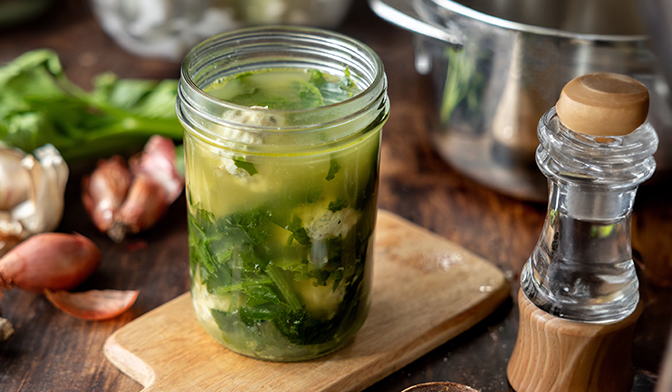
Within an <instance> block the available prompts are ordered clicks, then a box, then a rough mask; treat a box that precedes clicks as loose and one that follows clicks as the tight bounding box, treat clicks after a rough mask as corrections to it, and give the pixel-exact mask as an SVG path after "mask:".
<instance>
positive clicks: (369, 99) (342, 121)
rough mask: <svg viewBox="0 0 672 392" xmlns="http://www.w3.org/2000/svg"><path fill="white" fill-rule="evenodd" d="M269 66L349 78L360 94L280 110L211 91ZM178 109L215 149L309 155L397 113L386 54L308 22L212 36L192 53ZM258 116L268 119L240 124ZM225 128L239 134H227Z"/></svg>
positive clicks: (183, 72)
mask: <svg viewBox="0 0 672 392" xmlns="http://www.w3.org/2000/svg"><path fill="white" fill-rule="evenodd" d="M264 69H314V70H318V71H320V72H324V73H327V74H330V75H334V76H337V77H343V76H346V75H347V77H349V78H350V80H352V82H353V83H354V84H355V86H356V87H357V90H358V91H359V92H358V93H357V94H355V95H354V96H352V97H350V98H348V99H345V100H343V101H340V102H336V103H331V104H326V105H325V106H320V107H315V108H308V109H298V110H277V109H268V108H257V107H246V106H240V105H236V104H233V103H230V102H225V101H223V100H220V99H218V98H215V97H213V96H212V95H210V94H208V93H207V92H205V91H204V90H205V89H206V88H207V87H208V86H212V85H214V84H217V83H219V82H221V81H222V80H224V79H226V78H227V77H232V76H235V75H238V74H241V73H245V72H254V71H259V70H264ZM177 113H178V117H179V118H180V120H181V121H182V123H183V125H184V126H185V129H186V131H187V132H189V133H191V134H192V135H194V136H196V137H198V138H200V139H202V140H203V141H206V142H208V143H210V144H213V145H215V146H220V147H227V148H233V149H244V150H245V151H246V152H247V153H255V152H258V153H260V154H263V153H264V151H265V149H267V148H268V146H273V148H274V149H275V150H276V151H275V152H274V154H277V153H278V151H277V150H278V147H281V148H282V149H281V150H282V151H281V152H282V153H283V154H292V155H295V154H302V152H303V151H308V150H310V149H312V150H314V147H315V146H317V145H324V146H325V147H326V148H329V149H331V148H332V147H333V148H338V146H339V145H342V144H343V143H346V144H347V143H349V142H350V141H351V140H352V139H353V138H357V136H358V135H359V134H361V133H362V132H366V131H367V130H368V129H369V128H371V127H370V126H369V125H372V124H373V125H372V126H376V125H380V124H381V123H382V122H384V121H385V120H386V119H387V116H388V114H389V102H388V98H387V81H386V77H385V73H384V70H383V65H382V62H381V60H380V58H379V57H378V56H377V55H376V54H375V53H374V52H373V51H372V50H371V49H370V48H369V47H367V46H366V45H364V44H362V43H360V42H358V41H356V40H353V39H351V38H349V37H347V36H344V35H341V34H337V33H333V32H328V31H324V30H319V29H312V28H304V27H290V26H277V27H257V28H248V29H242V30H237V31H233V32H229V33H224V34H221V35H218V36H215V37H213V38H211V39H209V40H206V41H204V42H203V43H201V44H199V45H198V46H196V47H195V48H194V49H192V51H191V52H190V53H189V54H188V55H187V56H186V58H185V60H184V62H183V64H182V68H181V80H180V84H179V88H178V100H177ZM231 113H236V114H237V115H234V116H232V115H230V114H231ZM240 114H242V115H240ZM250 116H253V117H254V116H256V117H260V116H262V117H265V118H267V119H268V121H262V122H256V123H250V122H245V121H240V119H241V118H249V117H250ZM276 119H282V120H283V121H276ZM223 128H225V129H227V130H233V131H228V132H220V131H221V130H222V129H223ZM231 135H233V136H231ZM241 135H244V137H241ZM259 140H263V141H264V143H258V141H259ZM248 141H257V142H248Z"/></svg>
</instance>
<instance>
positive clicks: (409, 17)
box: [369, 0, 650, 46]
mask: <svg viewBox="0 0 672 392" xmlns="http://www.w3.org/2000/svg"><path fill="white" fill-rule="evenodd" d="M427 3H433V5H434V6H435V7H438V8H439V9H442V10H446V11H450V12H453V13H455V14H458V15H460V16H463V17H466V18H469V19H472V20H475V21H478V22H481V23H484V24H486V25H491V26H494V27H499V28H502V29H506V30H512V31H517V32H523V33H529V34H536V35H542V36H553V37H560V38H566V39H571V40H583V41H594V42H623V43H638V42H645V41H649V40H650V37H649V36H648V35H646V34H638V35H617V34H585V33H573V32H570V31H566V30H560V29H554V28H550V27H541V26H534V25H530V24H525V23H520V22H514V21H510V20H506V19H502V18H499V17H496V16H492V15H488V14H486V13H483V12H480V11H476V10H474V9H473V8H469V7H467V6H465V5H462V4H459V3H457V2H456V1H454V0H369V6H370V7H371V9H372V10H373V11H374V12H375V13H376V14H378V16H380V17H381V18H383V19H385V20H387V21H388V22H390V23H393V24H396V25H398V26H400V27H402V28H404V29H407V30H410V31H412V32H414V33H417V34H420V35H422V36H426V37H430V38H434V39H437V40H439V41H443V42H446V43H449V44H452V45H458V46H462V45H463V44H464V42H463V41H464V40H465V37H464V35H463V34H461V32H460V31H456V30H459V27H457V28H456V26H452V25H451V26H450V28H449V27H446V26H445V25H441V24H439V23H435V22H432V21H428V20H427V18H425V17H423V16H421V15H420V13H419V12H418V8H424V9H426V11H427V12H428V13H430V14H436V12H435V10H434V9H429V7H430V5H428V4H427ZM438 17H439V18H442V19H443V20H444V21H446V20H447V18H446V17H445V15H439V16H438Z"/></svg>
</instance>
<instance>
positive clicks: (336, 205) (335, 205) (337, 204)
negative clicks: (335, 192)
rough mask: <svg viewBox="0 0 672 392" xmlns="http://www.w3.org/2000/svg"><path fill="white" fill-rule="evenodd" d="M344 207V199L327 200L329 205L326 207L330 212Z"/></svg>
mask: <svg viewBox="0 0 672 392" xmlns="http://www.w3.org/2000/svg"><path fill="white" fill-rule="evenodd" d="M345 207H347V205H346V204H345V201H344V200H341V199H339V200H336V201H330V202H329V207H327V209H328V210H329V211H331V212H336V211H340V210H342V209H344V208H345Z"/></svg>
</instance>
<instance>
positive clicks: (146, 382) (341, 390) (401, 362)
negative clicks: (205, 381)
mask: <svg viewBox="0 0 672 392" xmlns="http://www.w3.org/2000/svg"><path fill="white" fill-rule="evenodd" d="M509 291H510V282H509V281H508V280H506V279H504V278H502V284H501V285H500V286H499V287H498V288H497V289H496V290H494V291H492V292H490V293H488V295H485V296H483V298H482V300H481V301H479V302H478V303H476V304H473V305H472V306H471V307H469V308H467V309H465V310H464V311H463V312H462V313H460V314H458V315H456V316H454V317H453V318H451V319H450V320H446V321H445V322H444V323H442V324H440V325H437V326H436V327H434V328H433V329H431V330H430V331H429V332H427V333H425V334H423V335H422V336H419V337H418V339H417V340H416V341H414V342H413V343H411V344H409V345H408V346H406V347H400V348H399V349H397V350H395V351H394V352H390V353H389V354H388V355H387V356H386V357H381V358H378V359H377V361H380V362H386V363H387V365H384V366H380V367H379V368H378V371H376V372H373V373H370V369H371V368H375V366H374V365H375V364H371V366H370V367H366V368H361V369H359V370H358V371H357V372H353V373H349V374H348V375H347V377H344V378H343V379H342V382H337V383H335V384H333V385H332V386H331V387H330V388H329V389H325V390H323V392H361V391H362V390H364V389H366V388H367V387H369V386H371V385H373V384H374V383H376V382H378V381H380V380H382V379H384V378H385V377H387V376H389V375H390V374H392V373H394V372H395V371H397V370H399V369H401V368H403V367H404V366H406V365H408V364H410V363H411V362H413V361H415V360H416V359H418V358H420V357H421V356H423V355H425V354H427V353H428V352H430V351H432V350H434V349H436V348H437V347H439V346H441V345H442V344H445V343H447V342H448V341H449V340H451V339H453V338H455V337H457V336H459V335H460V334H462V333H463V332H465V331H467V330H469V329H470V328H472V327H473V326H475V325H476V324H478V323H479V322H481V321H483V320H484V319H485V318H486V317H487V316H488V315H490V314H492V313H493V312H494V311H495V310H496V309H497V308H498V307H499V306H501V305H502V304H503V303H504V301H506V299H507V298H509V297H510V292H509ZM185 295H189V292H185V293H184V294H181V295H180V296H178V297H177V298H175V299H173V300H171V301H169V302H168V303H170V302H172V301H177V300H179V299H181V298H182V297H183V296H185ZM446 324H448V325H446ZM120 331H123V329H120V330H118V331H117V332H115V333H113V334H112V335H111V336H110V337H109V338H108V339H107V341H106V343H105V346H104V352H105V356H106V358H107V359H108V360H109V361H110V362H111V363H112V364H113V365H114V366H116V367H117V368H118V369H119V370H120V371H121V372H122V373H124V374H126V375H127V376H129V377H130V378H132V379H133V380H135V381H136V382H138V383H139V384H141V385H142V386H143V387H144V388H145V389H143V391H149V390H150V389H151V387H152V386H153V384H154V380H155V373H154V370H153V369H152V368H151V367H150V366H149V365H148V364H147V363H146V362H144V361H143V360H142V359H140V358H139V357H137V356H136V355H134V354H133V353H132V352H131V351H129V350H127V349H126V348H125V347H124V346H123V345H122V344H121V343H120V342H119V341H117V339H116V335H117V333H118V332H120ZM367 372H368V373H369V374H368V376H367V375H366V374H367ZM362 375H364V376H363V377H362ZM351 380H357V382H354V383H353V382H352V381H351Z"/></svg>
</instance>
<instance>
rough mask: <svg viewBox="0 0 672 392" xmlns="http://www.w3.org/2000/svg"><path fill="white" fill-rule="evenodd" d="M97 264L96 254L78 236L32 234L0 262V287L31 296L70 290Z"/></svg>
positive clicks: (85, 240) (86, 241)
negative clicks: (31, 293) (47, 291)
mask: <svg viewBox="0 0 672 392" xmlns="http://www.w3.org/2000/svg"><path fill="white" fill-rule="evenodd" d="M99 264H100V250H99V249H98V247H97V246H96V244H94V243H93V242H92V241H91V240H89V239H88V238H86V237H84V236H82V235H80V234H77V233H75V234H65V233H41V234H36V235H34V236H32V237H30V238H28V239H27V240H25V241H23V242H21V243H20V244H19V245H17V246H16V247H14V248H13V249H12V250H10V251H9V252H8V253H7V254H6V255H5V256H4V257H2V258H1V259H0V287H2V286H4V287H6V288H7V287H12V286H16V287H19V288H22V289H24V290H27V291H32V292H34V293H42V292H43V291H44V290H45V289H49V290H70V289H73V288H75V287H77V286H78V285H79V284H80V283H82V282H83V281H84V280H86V279H87V278H88V277H89V276H91V274H93V272H94V271H95V270H96V268H98V265H99Z"/></svg>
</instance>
